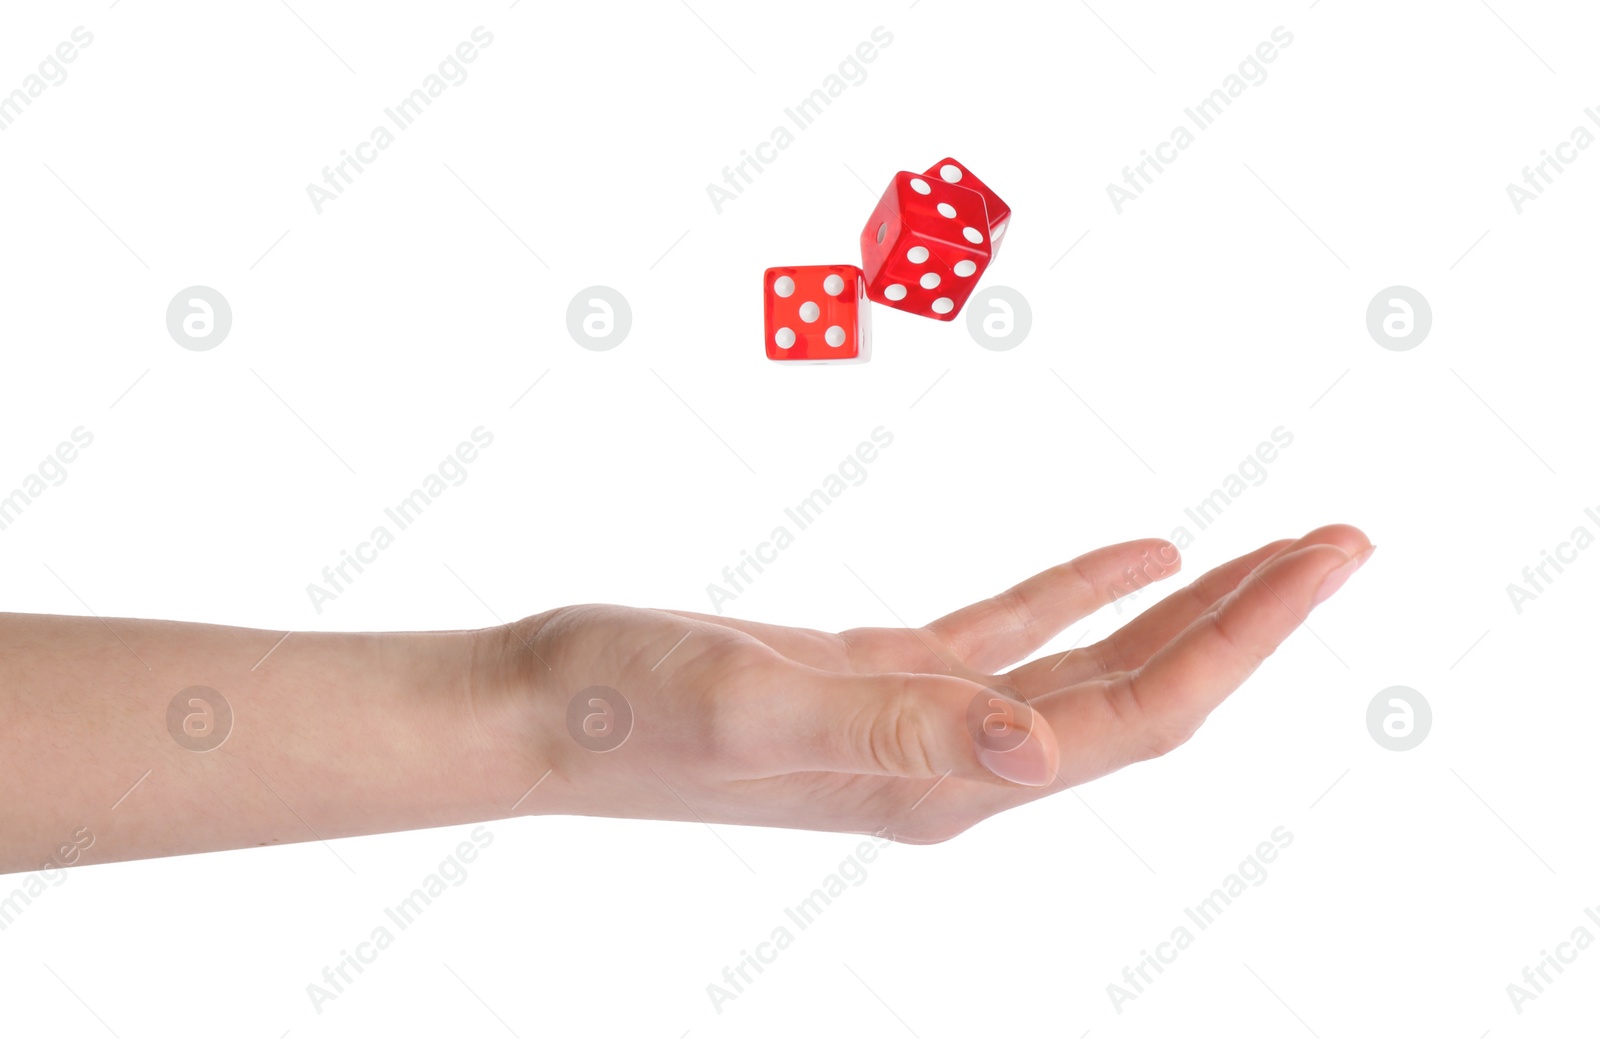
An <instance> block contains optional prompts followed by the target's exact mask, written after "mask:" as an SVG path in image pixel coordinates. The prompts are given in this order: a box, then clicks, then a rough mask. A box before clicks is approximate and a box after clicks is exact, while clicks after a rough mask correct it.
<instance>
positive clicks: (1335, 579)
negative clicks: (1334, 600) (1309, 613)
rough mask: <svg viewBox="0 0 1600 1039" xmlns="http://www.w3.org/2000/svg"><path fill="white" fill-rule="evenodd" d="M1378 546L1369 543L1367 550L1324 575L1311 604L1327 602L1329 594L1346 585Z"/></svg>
mask: <svg viewBox="0 0 1600 1039" xmlns="http://www.w3.org/2000/svg"><path fill="white" fill-rule="evenodd" d="M1377 547H1378V546H1377V545H1368V546H1367V547H1366V549H1365V550H1363V551H1361V552H1358V553H1356V554H1355V555H1353V556H1351V557H1350V558H1349V559H1347V560H1345V561H1344V562H1343V563H1341V564H1339V565H1338V566H1337V567H1335V568H1334V569H1332V570H1330V571H1328V576H1327V577H1324V578H1323V579H1322V584H1320V585H1318V586H1317V594H1316V596H1315V597H1314V598H1313V599H1312V600H1311V605H1312V606H1320V605H1322V604H1323V603H1324V602H1326V601H1327V600H1328V597H1329V596H1331V595H1332V594H1333V593H1334V592H1337V591H1338V590H1339V589H1340V588H1341V587H1343V586H1344V583H1345V582H1346V581H1348V580H1350V575H1351V574H1353V573H1355V572H1356V571H1357V570H1360V569H1361V564H1363V563H1365V562H1366V561H1367V560H1368V559H1370V558H1371V557H1372V553H1373V550H1374V549H1376V548H1377Z"/></svg>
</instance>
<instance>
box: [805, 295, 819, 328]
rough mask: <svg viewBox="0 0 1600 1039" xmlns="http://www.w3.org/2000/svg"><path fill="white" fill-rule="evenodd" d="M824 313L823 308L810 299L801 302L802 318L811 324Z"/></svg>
mask: <svg viewBox="0 0 1600 1039" xmlns="http://www.w3.org/2000/svg"><path fill="white" fill-rule="evenodd" d="M821 315H822V308H821V307H819V306H817V305H816V304H815V303H813V302H811V301H810V300H809V299H808V300H806V301H805V302H804V303H802V304H800V320H801V321H804V322H805V323H806V324H810V323H811V322H813V321H815V320H816V319H817V318H818V317H820V316H821Z"/></svg>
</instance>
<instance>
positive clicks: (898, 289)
mask: <svg viewBox="0 0 1600 1039" xmlns="http://www.w3.org/2000/svg"><path fill="white" fill-rule="evenodd" d="M883 297H884V298H885V299H892V300H894V301H895V302H896V303H898V302H899V301H900V300H903V299H905V298H906V287H905V286H904V285H888V286H885V287H884V290H883Z"/></svg>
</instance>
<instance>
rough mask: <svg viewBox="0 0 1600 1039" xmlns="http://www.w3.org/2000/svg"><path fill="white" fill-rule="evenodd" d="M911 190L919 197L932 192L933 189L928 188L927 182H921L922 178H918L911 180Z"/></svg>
mask: <svg viewBox="0 0 1600 1039" xmlns="http://www.w3.org/2000/svg"><path fill="white" fill-rule="evenodd" d="M911 190H912V191H915V192H916V193H917V194H919V195H926V194H927V193H928V192H930V191H932V190H933V189H932V188H930V187H928V182H927V181H925V180H923V179H922V178H920V177H912V178H911Z"/></svg>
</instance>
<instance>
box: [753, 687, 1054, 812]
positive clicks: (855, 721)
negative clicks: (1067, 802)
mask: <svg viewBox="0 0 1600 1039" xmlns="http://www.w3.org/2000/svg"><path fill="white" fill-rule="evenodd" d="M741 702H742V703H743V704H745V705H747V706H748V708H749V709H750V710H753V711H754V712H756V714H757V715H759V716H758V717H751V718H750V719H749V724H748V725H746V726H743V728H744V729H745V731H752V730H754V731H765V732H778V733H782V734H783V736H782V739H781V740H778V741H775V742H774V743H772V744H770V745H763V747H762V749H761V753H762V754H763V757H764V760H763V761H762V762H761V765H762V767H763V769H765V770H770V771H777V772H845V773H854V774H858V775H876V776H898V777H901V778H906V779H941V778H948V777H950V776H955V777H957V778H960V779H973V780H982V781H986V782H989V783H994V782H997V781H1004V782H1007V783H1017V784H1021V785H1024V786H1043V785H1045V784H1047V783H1050V782H1053V781H1054V777H1055V773H1056V770H1057V768H1058V767H1059V765H1060V753H1061V752H1060V749H1059V746H1058V744H1057V742H1056V738H1055V735H1054V733H1053V732H1052V731H1051V729H1050V726H1049V724H1048V723H1047V722H1045V720H1044V719H1043V718H1042V717H1041V716H1040V715H1039V713H1038V712H1037V711H1034V710H1033V709H1031V708H1030V707H1029V706H1028V705H1027V704H1025V703H1023V702H1022V701H1020V700H1017V699H1013V698H1011V697H1010V696H1008V695H1006V693H1005V691H1003V690H1000V689H998V688H988V687H985V686H983V685H981V684H979V683H977V682H972V681H968V680H966V679H963V678H954V677H950V676H947V675H921V674H885V675H818V674H816V673H812V674H811V675H809V676H807V678H806V679H805V680H802V681H799V682H796V683H794V684H793V685H792V686H791V687H790V689H788V690H787V691H786V693H785V695H783V696H771V697H762V698H755V699H744V700H742V701H741Z"/></svg>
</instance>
